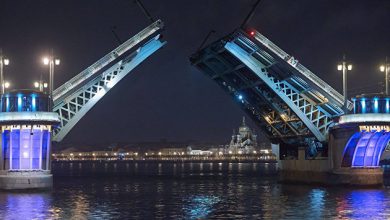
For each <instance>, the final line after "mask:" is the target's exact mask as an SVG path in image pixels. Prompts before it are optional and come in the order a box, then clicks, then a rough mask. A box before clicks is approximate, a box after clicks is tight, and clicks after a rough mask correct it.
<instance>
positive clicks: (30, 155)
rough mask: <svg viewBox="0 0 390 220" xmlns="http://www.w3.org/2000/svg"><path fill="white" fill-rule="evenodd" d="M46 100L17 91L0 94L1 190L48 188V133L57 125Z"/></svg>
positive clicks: (55, 115) (49, 181)
mask: <svg viewBox="0 0 390 220" xmlns="http://www.w3.org/2000/svg"><path fill="white" fill-rule="evenodd" d="M49 102H51V100H50V99H49V97H48V96H47V95H46V94H44V93H42V92H39V91H34V90H18V91H12V92H8V93H5V94H3V95H2V97H1V103H0V126H1V152H0V153H1V156H0V166H1V167H0V189H34V188H35V189H36V188H51V187H52V184H53V180H52V175H51V173H50V151H51V134H52V129H53V126H56V125H57V124H58V123H59V117H58V114H57V113H55V112H52V111H50V110H49Z"/></svg>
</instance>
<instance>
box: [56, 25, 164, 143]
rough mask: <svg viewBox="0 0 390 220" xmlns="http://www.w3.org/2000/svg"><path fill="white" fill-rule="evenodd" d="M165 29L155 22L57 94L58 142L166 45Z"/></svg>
mask: <svg viewBox="0 0 390 220" xmlns="http://www.w3.org/2000/svg"><path fill="white" fill-rule="evenodd" d="M162 28H163V23H162V21H161V20H158V21H156V22H154V23H153V24H151V25H150V26H148V27H146V28H145V29H144V30H142V31H141V32H139V33H138V34H136V35H135V36H133V37H132V38H130V39H128V40H127V41H126V42H124V43H123V44H121V45H120V46H118V47H117V48H116V49H114V50H113V51H111V52H110V53H108V54H107V55H105V56H104V57H103V58H101V59H100V60H98V61H97V62H96V63H94V64H92V65H91V66H90V67H88V68H87V69H85V70H84V71H82V72H81V73H79V74H78V75H76V76H75V77H73V78H72V79H70V80H69V81H68V82H66V83H64V84H63V85H62V86H60V87H59V88H57V89H56V90H55V91H54V92H53V102H54V108H53V111H54V112H56V113H58V115H59V117H60V121H61V122H60V125H59V126H58V127H57V128H56V129H55V130H54V131H53V140H54V141H61V140H62V139H63V138H64V137H65V135H66V134H67V133H68V132H69V131H70V130H71V129H72V128H73V126H75V124H76V123H77V122H78V121H79V120H80V119H81V118H82V117H83V116H84V115H85V114H86V113H87V112H88V111H89V110H90V109H91V108H92V107H93V106H94V105H95V104H96V103H97V102H98V101H99V100H100V99H101V98H102V97H103V96H104V95H105V94H107V92H108V91H109V90H110V89H111V88H112V87H114V86H115V85H116V84H117V83H118V82H119V81H120V80H121V79H123V78H124V77H125V76H126V75H127V74H129V73H130V72H131V71H132V70H133V69H134V68H135V67H137V66H138V65H139V64H140V63H141V62H142V61H144V60H145V59H146V58H148V57H149V56H150V55H152V54H153V53H154V52H156V51H157V50H158V49H160V48H161V47H162V46H164V45H165V43H166V42H164V41H161V39H160V31H161V30H162Z"/></svg>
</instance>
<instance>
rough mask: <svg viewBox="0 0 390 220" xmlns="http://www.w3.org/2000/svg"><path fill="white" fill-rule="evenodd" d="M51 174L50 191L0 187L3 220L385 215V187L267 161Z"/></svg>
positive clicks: (67, 169)
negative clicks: (298, 179) (301, 177)
mask: <svg viewBox="0 0 390 220" xmlns="http://www.w3.org/2000/svg"><path fill="white" fill-rule="evenodd" d="M53 172H54V174H55V182H54V189H53V190H52V191H50V192H23V193H8V192H0V216H1V217H2V219H56V218H63V219H71V218H72V219H324V218H333V219H340V218H345V219H383V218H390V190H389V188H386V187H384V188H382V189H354V188H345V187H316V186H301V185H285V184H278V183H277V181H276V178H275V176H274V175H273V173H274V167H273V165H271V164H268V165H265V164H251V163H248V164H237V163H235V164H234V163H231V164H229V163H225V164H218V163H215V164H210V163H204V164H199V163H193V164H181V163H178V164H144V163H141V164H140V163H138V164H133V163H130V164H127V163H110V164H105V163H96V164H95V165H93V164H85V163H84V164H81V165H80V164H79V163H73V164H72V165H70V164H54V166H53ZM87 174H88V175H87Z"/></svg>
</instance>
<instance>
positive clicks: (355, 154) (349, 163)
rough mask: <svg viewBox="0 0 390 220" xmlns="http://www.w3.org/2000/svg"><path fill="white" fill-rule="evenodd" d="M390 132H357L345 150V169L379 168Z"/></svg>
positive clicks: (389, 138)
mask: <svg viewBox="0 0 390 220" xmlns="http://www.w3.org/2000/svg"><path fill="white" fill-rule="evenodd" d="M389 141H390V132H384V131H379V132H376V131H373V132H357V133H355V134H353V135H352V137H351V138H350V139H349V141H348V143H347V145H346V147H345V148H344V153H343V161H342V164H341V166H343V167H377V166H379V160H380V158H381V155H382V153H383V151H384V150H385V148H386V146H387V144H388V143H389Z"/></svg>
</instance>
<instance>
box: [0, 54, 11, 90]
mask: <svg viewBox="0 0 390 220" xmlns="http://www.w3.org/2000/svg"><path fill="white" fill-rule="evenodd" d="M8 65H9V59H7V58H5V57H4V56H3V51H2V50H1V49H0V84H1V94H4V92H5V83H4V66H8ZM8 86H9V83H8Z"/></svg>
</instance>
